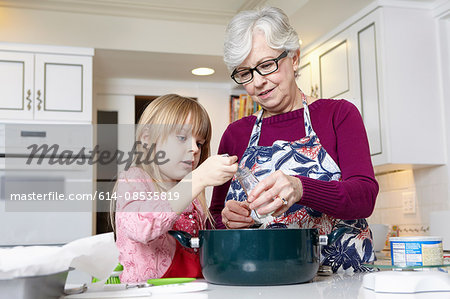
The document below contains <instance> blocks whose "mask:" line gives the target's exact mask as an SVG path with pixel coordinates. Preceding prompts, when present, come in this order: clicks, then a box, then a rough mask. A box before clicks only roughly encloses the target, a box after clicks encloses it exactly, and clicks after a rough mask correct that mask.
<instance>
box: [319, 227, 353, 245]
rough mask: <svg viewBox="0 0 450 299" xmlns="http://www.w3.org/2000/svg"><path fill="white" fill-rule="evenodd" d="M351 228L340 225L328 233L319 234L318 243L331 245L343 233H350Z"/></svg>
mask: <svg viewBox="0 0 450 299" xmlns="http://www.w3.org/2000/svg"><path fill="white" fill-rule="evenodd" d="M352 230H353V229H352V228H351V227H346V226H343V227H340V228H338V229H336V230H334V231H332V232H331V233H329V234H328V235H320V236H319V244H320V245H331V244H333V243H334V242H336V240H337V239H339V238H340V237H342V236H343V235H344V234H345V233H350V232H351V231H352Z"/></svg>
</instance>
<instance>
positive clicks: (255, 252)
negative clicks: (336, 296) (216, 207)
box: [169, 227, 348, 285]
mask: <svg viewBox="0 0 450 299" xmlns="http://www.w3.org/2000/svg"><path fill="white" fill-rule="evenodd" d="M347 230H348V229H347V228H345V227H342V228H339V229H337V230H335V231H333V232H332V233H331V234H329V235H323V236H322V235H320V236H319V233H318V231H317V229H224V230H201V231H200V233H199V237H198V238H193V237H192V236H191V235H190V234H188V233H186V232H183V231H169V234H171V235H172V236H173V237H174V238H175V239H177V240H178V242H180V243H181V245H183V246H184V247H187V248H199V250H200V264H201V266H202V273H203V276H204V277H205V279H206V280H207V281H208V282H211V283H215V284H225V285H280V284H294V283H302V282H307V281H310V280H311V279H313V278H314V276H315V275H316V273H317V270H318V268H319V245H330V244H332V243H333V242H334V241H336V240H337V239H338V238H340V237H341V236H342V235H343V234H344V233H345V232H347Z"/></svg>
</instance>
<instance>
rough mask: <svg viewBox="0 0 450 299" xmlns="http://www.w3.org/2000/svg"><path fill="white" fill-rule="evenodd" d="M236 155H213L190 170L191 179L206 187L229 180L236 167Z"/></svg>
mask: <svg viewBox="0 0 450 299" xmlns="http://www.w3.org/2000/svg"><path fill="white" fill-rule="evenodd" d="M237 159H238V157H237V156H231V157H228V156H222V155H215V156H211V157H209V158H208V159H206V160H205V161H204V162H203V163H202V164H200V165H199V166H198V167H197V168H196V169H194V171H193V172H192V179H193V180H196V181H197V180H198V182H200V183H201V185H202V186H203V187H204V188H206V187H208V186H219V185H222V184H223V183H225V182H227V181H229V180H230V179H231V178H232V177H233V175H234V174H235V173H236V171H237V169H238V164H237V163H236V161H237Z"/></svg>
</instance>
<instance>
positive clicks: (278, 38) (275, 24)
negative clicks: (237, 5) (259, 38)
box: [223, 7, 300, 72]
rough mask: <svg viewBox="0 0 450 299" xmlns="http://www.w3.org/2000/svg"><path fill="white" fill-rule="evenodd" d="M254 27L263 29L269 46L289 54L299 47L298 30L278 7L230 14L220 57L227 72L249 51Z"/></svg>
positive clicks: (241, 60)
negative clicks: (231, 17)
mask: <svg viewBox="0 0 450 299" xmlns="http://www.w3.org/2000/svg"><path fill="white" fill-rule="evenodd" d="M255 30H260V31H262V32H263V33H264V35H265V36H266V41H267V44H268V45H269V47H271V48H272V49H277V50H278V49H279V50H287V51H288V53H289V55H290V56H291V57H292V55H293V54H294V52H295V51H296V50H298V49H299V48H300V44H299V42H298V41H299V40H298V34H297V32H296V31H295V30H294V28H292V26H291V25H290V23H289V18H288V16H287V15H286V14H285V13H284V12H283V11H282V10H281V9H279V8H276V7H263V8H260V9H256V10H246V11H241V12H240V13H238V14H237V15H235V16H234V17H233V19H232V20H231V21H230V23H229V24H228V26H227V29H226V32H225V42H224V51H223V52H224V55H223V60H224V62H225V64H226V65H227V67H228V69H229V70H230V72H232V71H233V70H234V69H236V67H238V66H239V65H240V64H241V63H242V62H243V61H244V60H245V58H247V56H248V55H249V54H250V51H251V50H252V40H253V33H254V32H255Z"/></svg>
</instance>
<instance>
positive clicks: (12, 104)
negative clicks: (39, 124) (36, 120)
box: [0, 52, 34, 120]
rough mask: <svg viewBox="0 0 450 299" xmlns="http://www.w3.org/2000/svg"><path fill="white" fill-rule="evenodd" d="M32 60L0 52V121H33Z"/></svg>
mask: <svg viewBox="0 0 450 299" xmlns="http://www.w3.org/2000/svg"><path fill="white" fill-rule="evenodd" d="M33 59H34V55H33V54H29V53H16V52H0V119H8V120H13V119H33V65H34V63H33Z"/></svg>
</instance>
